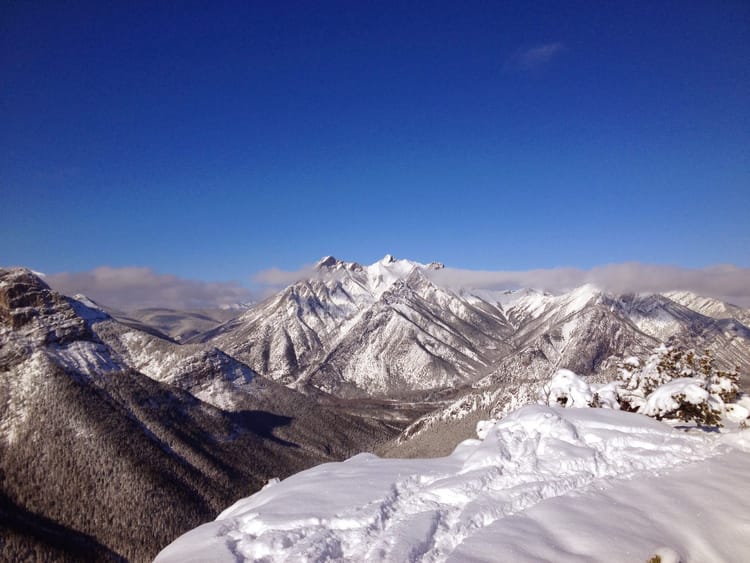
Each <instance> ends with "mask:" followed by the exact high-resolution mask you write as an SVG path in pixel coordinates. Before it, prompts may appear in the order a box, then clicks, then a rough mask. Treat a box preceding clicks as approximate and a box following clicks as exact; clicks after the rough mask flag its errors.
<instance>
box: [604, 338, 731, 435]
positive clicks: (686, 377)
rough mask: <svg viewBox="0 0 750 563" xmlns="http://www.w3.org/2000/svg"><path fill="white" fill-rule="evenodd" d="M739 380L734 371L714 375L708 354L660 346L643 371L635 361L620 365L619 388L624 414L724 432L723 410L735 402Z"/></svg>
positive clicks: (719, 371) (629, 359)
mask: <svg viewBox="0 0 750 563" xmlns="http://www.w3.org/2000/svg"><path fill="white" fill-rule="evenodd" d="M738 380H739V374H738V373H737V372H736V371H722V370H718V369H716V367H715V366H714V358H713V356H712V355H711V352H710V351H709V350H706V351H705V352H704V353H703V354H698V353H696V352H695V351H694V350H685V349H680V348H674V347H667V346H665V345H661V346H660V347H659V348H657V349H656V350H655V351H654V353H653V354H652V355H651V356H650V357H649V358H648V360H646V362H645V363H644V364H643V365H641V363H640V361H639V360H638V359H637V358H628V359H626V360H625V361H623V362H621V363H620V364H619V366H618V375H617V379H616V384H617V395H618V399H619V401H620V405H621V407H622V409H623V410H628V411H632V412H638V413H641V414H646V415H648V416H654V417H656V418H659V419H662V418H672V419H678V420H684V421H685V422H690V421H695V422H697V423H698V424H702V425H708V426H721V421H720V419H721V414H722V412H723V411H724V404H725V403H729V402H732V401H734V400H735V399H736V398H737V394H738V392H739V385H738Z"/></svg>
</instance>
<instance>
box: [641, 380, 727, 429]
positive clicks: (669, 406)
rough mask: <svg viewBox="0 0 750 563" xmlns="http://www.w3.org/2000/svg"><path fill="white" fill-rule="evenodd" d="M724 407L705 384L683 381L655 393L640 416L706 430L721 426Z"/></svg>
mask: <svg viewBox="0 0 750 563" xmlns="http://www.w3.org/2000/svg"><path fill="white" fill-rule="evenodd" d="M723 406H724V403H723V402H722V401H721V399H719V398H717V397H715V396H714V395H712V394H711V393H709V392H708V390H707V389H706V382H705V381H704V380H702V379H698V378H696V377H682V378H679V379H673V380H672V381H669V382H667V383H665V384H664V385H661V386H660V387H658V388H657V389H656V390H654V392H653V393H651V394H650V395H649V396H648V399H646V403H645V404H644V405H643V406H642V407H641V408H639V409H638V412H639V413H641V414H645V415H647V416H652V417H654V418H656V419H658V420H662V419H664V418H669V419H677V420H684V421H685V422H691V421H692V422H696V423H697V424H700V425H703V426H721V412H722V408H723Z"/></svg>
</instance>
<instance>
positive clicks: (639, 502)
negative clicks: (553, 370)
mask: <svg viewBox="0 0 750 563" xmlns="http://www.w3.org/2000/svg"><path fill="white" fill-rule="evenodd" d="M480 433H481V435H483V436H484V438H483V439H482V440H467V441H465V442H463V443H462V444H460V445H459V446H458V447H457V448H456V450H455V451H454V452H453V454H452V455H450V456H448V457H445V458H438V459H412V460H403V459H380V458H378V457H376V456H373V455H371V454H360V455H358V456H355V457H354V458H351V459H350V460H348V461H346V462H343V463H330V464H325V465H321V466H318V467H315V468H312V469H309V470H307V471H304V472H301V473H298V474H296V475H294V476H292V477H290V478H288V479H285V480H283V481H281V482H276V483H272V484H270V485H269V486H267V487H266V488H265V489H263V490H261V491H259V492H258V493H256V494H255V495H253V496H251V497H249V498H246V499H243V500H240V501H238V502H237V503H235V504H234V505H233V506H232V507H230V508H228V509H227V510H225V511H224V512H223V513H222V514H221V515H220V516H219V517H218V518H217V520H216V521H214V522H211V523H208V524H205V525H203V526H201V527H199V528H197V529H195V530H193V531H192V532H189V533H188V534H186V535H184V536H182V537H181V538H179V539H178V540H177V541H176V542H175V543H173V544H172V545H170V546H168V547H167V548H166V549H165V550H164V551H163V552H162V553H161V554H160V555H159V557H158V558H157V561H159V562H160V563H163V562H169V561H175V562H176V561H180V562H187V561H203V562H207V561H237V560H240V561H258V560H260V561H268V562H271V561H497V560H502V561H539V560H545V559H546V560H550V561H580V560H585V559H587V558H588V559H589V560H607V561H645V560H646V559H648V557H650V555H652V554H653V553H655V552H656V551H657V550H658V549H662V552H663V553H676V554H678V555H679V556H680V557H682V558H684V559H685V560H688V561H717V560H727V561H732V560H738V557H740V556H741V555H742V554H747V553H750V534H748V533H747V525H748V521H747V517H748V514H750V498H748V497H747V495H743V494H742V491H743V490H744V479H745V477H744V475H746V473H747V471H748V470H749V469H750V435H748V434H747V431H736V432H732V433H728V434H718V433H716V434H712V433H703V432H699V431H691V432H685V431H682V430H678V429H673V428H671V427H669V426H668V425H666V424H663V423H660V422H657V421H655V420H652V419H649V418H647V417H645V416H641V415H636V414H631V413H625V412H621V411H616V410H608V409H578V408H570V409H562V408H556V407H545V406H528V407H524V408H522V409H520V410H518V411H516V412H514V413H512V414H511V415H509V416H508V417H506V418H504V419H503V420H501V421H499V422H495V423H483V424H482V425H481V427H480ZM683 508H684V509H683Z"/></svg>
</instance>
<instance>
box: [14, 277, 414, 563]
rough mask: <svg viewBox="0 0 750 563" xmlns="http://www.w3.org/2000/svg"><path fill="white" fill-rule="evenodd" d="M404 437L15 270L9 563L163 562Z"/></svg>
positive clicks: (392, 427) (390, 426)
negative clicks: (327, 467) (231, 511)
mask: <svg viewBox="0 0 750 563" xmlns="http://www.w3.org/2000/svg"><path fill="white" fill-rule="evenodd" d="M398 428H399V427H398V425H396V424H394V422H390V423H388V424H385V423H383V422H381V421H379V420H377V419H376V418H374V417H372V416H368V417H365V418H363V417H358V416H353V415H351V414H347V413H346V412H343V411H342V410H341V409H336V408H335V406H333V405H331V404H330V403H329V405H328V406H326V405H320V404H318V403H317V402H316V401H315V400H314V399H313V398H312V397H307V396H305V395H302V394H300V393H298V392H296V391H293V390H291V389H288V388H286V387H284V386H281V385H279V384H277V383H274V382H273V381H270V380H267V379H265V378H263V377H262V376H259V375H258V374H256V373H255V372H254V371H253V370H251V369H250V368H249V367H248V366H246V365H244V364H242V363H241V362H239V361H238V360H236V359H234V358H232V357H231V356H229V355H227V354H226V353H224V352H222V351H220V350H218V349H216V348H214V347H212V346H201V345H192V346H180V345H179V344H177V343H175V342H173V341H171V340H169V339H166V338H160V337H159V336H157V335H154V334H150V333H147V332H142V331H139V330H137V329H135V328H133V327H131V326H127V325H124V324H122V323H119V322H118V321H116V320H115V319H113V318H112V317H110V316H109V315H108V314H107V313H106V312H104V311H103V310H101V309H100V308H98V306H97V305H96V304H95V303H93V302H91V301H81V300H77V299H74V298H70V297H66V296H63V295H60V294H58V293H56V292H54V291H52V290H51V289H50V288H49V287H48V286H47V285H46V284H45V283H44V282H43V281H42V280H41V279H40V278H39V277H37V276H35V275H34V274H33V273H31V272H30V271H28V270H24V269H10V270H5V269H0V475H2V479H1V480H0V513H2V514H3V518H2V519H0V559H2V560H8V561H12V560H26V559H29V558H31V559H35V558H36V559H38V560H45V561H47V560H58V559H62V560H91V559H96V560H119V559H118V558H119V557H120V556H122V557H125V558H127V559H129V560H138V561H141V560H148V559H150V558H151V557H153V555H154V554H155V553H156V551H157V550H158V549H159V548H161V547H162V546H163V545H164V544H165V543H167V542H168V541H171V539H173V538H174V536H175V535H177V534H179V533H181V532H182V531H184V530H186V529H188V528H190V527H191V526H194V525H197V524H198V523H199V522H201V521H205V520H206V519H209V518H213V517H214V516H215V515H216V513H217V511H218V509H219V508H220V507H223V506H225V505H226V504H227V503H228V502H231V501H232V500H233V499H234V498H236V495H237V494H239V493H240V491H245V492H247V493H249V492H252V491H254V490H257V488H259V487H260V486H261V484H262V483H264V482H265V481H266V480H267V479H268V478H270V477H275V476H278V475H280V474H289V473H292V472H294V471H297V470H300V469H303V468H305V467H309V466H311V465H314V464H316V463H321V462H324V461H330V460H334V459H341V458H343V457H345V456H347V455H351V454H353V453H356V452H358V451H360V449H361V448H363V447H371V445H372V444H374V443H377V442H378V441H380V440H383V439H386V438H388V437H390V436H393V435H394V434H395V433H396V432H397V431H398ZM172 511H174V513H172Z"/></svg>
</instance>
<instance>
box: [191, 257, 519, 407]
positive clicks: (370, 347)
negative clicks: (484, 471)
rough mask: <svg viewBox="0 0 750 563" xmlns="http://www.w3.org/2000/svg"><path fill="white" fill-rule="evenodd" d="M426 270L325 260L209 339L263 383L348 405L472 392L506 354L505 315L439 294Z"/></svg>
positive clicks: (387, 261) (404, 264) (389, 261)
mask: <svg viewBox="0 0 750 563" xmlns="http://www.w3.org/2000/svg"><path fill="white" fill-rule="evenodd" d="M440 267H442V266H441V265H440V264H436V263H433V264H429V265H427V264H419V263H416V262H411V261H409V260H396V259H395V258H393V257H392V256H390V255H388V256H386V257H384V258H383V259H382V260H380V261H378V262H376V263H374V264H372V265H370V266H361V265H360V264H357V263H352V262H342V261H340V260H337V259H335V258H332V257H330V256H329V257H326V258H324V259H322V260H321V261H320V262H319V263H318V264H317V266H316V269H315V271H316V275H315V276H314V277H313V278H312V279H308V280H303V281H300V282H297V283H295V284H293V285H291V286H289V287H287V288H286V289H285V290H283V291H282V292H280V293H278V294H277V295H275V296H273V297H272V298H270V299H269V300H267V301H265V302H263V303H261V304H259V305H258V306H256V307H254V308H253V309H251V310H250V311H248V312H247V313H245V314H244V315H242V316H241V317H239V318H237V319H235V320H233V321H231V322H229V323H227V324H225V325H223V326H221V327H220V328H219V329H217V330H215V331H212V332H209V333H207V334H206V335H204V336H203V337H202V338H201V340H202V341H203V342H210V343H211V344H213V345H215V346H216V347H217V348H220V349H222V350H224V351H226V352H228V353H229V354H231V355H233V356H235V357H237V358H239V359H241V360H242V361H244V362H245V363H247V364H248V365H250V366H252V367H253V368H254V369H255V370H257V371H258V372H259V373H261V374H263V375H265V376H268V377H270V378H272V379H274V380H277V381H281V382H284V383H287V384H294V385H295V386H297V387H306V386H313V387H316V388H318V389H322V390H324V391H326V392H330V393H334V394H337V395H341V396H386V395H393V394H397V393H398V394H408V393H411V392H413V391H424V390H431V389H436V388H444V387H450V386H455V385H457V384H461V383H466V382H468V381H470V380H471V379H472V378H473V377H475V376H476V375H478V374H479V373H482V371H483V370H484V369H486V368H487V367H488V365H489V363H490V361H491V360H492V359H494V358H496V357H499V356H501V355H502V354H504V353H507V352H508V347H507V346H506V344H505V343H504V339H503V338H501V336H503V335H507V334H510V331H511V327H510V326H509V325H508V323H507V321H506V319H505V317H504V316H503V315H502V313H501V311H500V310H499V309H497V308H496V307H493V306H492V305H490V304H488V303H486V302H484V301H482V300H481V299H478V298H477V299H472V300H467V299H462V298H461V297H459V296H458V295H456V294H455V293H453V292H451V291H448V290H446V289H443V288H440V287H438V286H436V285H435V284H433V283H432V282H431V281H430V280H429V278H428V276H427V272H429V271H430V270H432V269H436V268H440Z"/></svg>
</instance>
